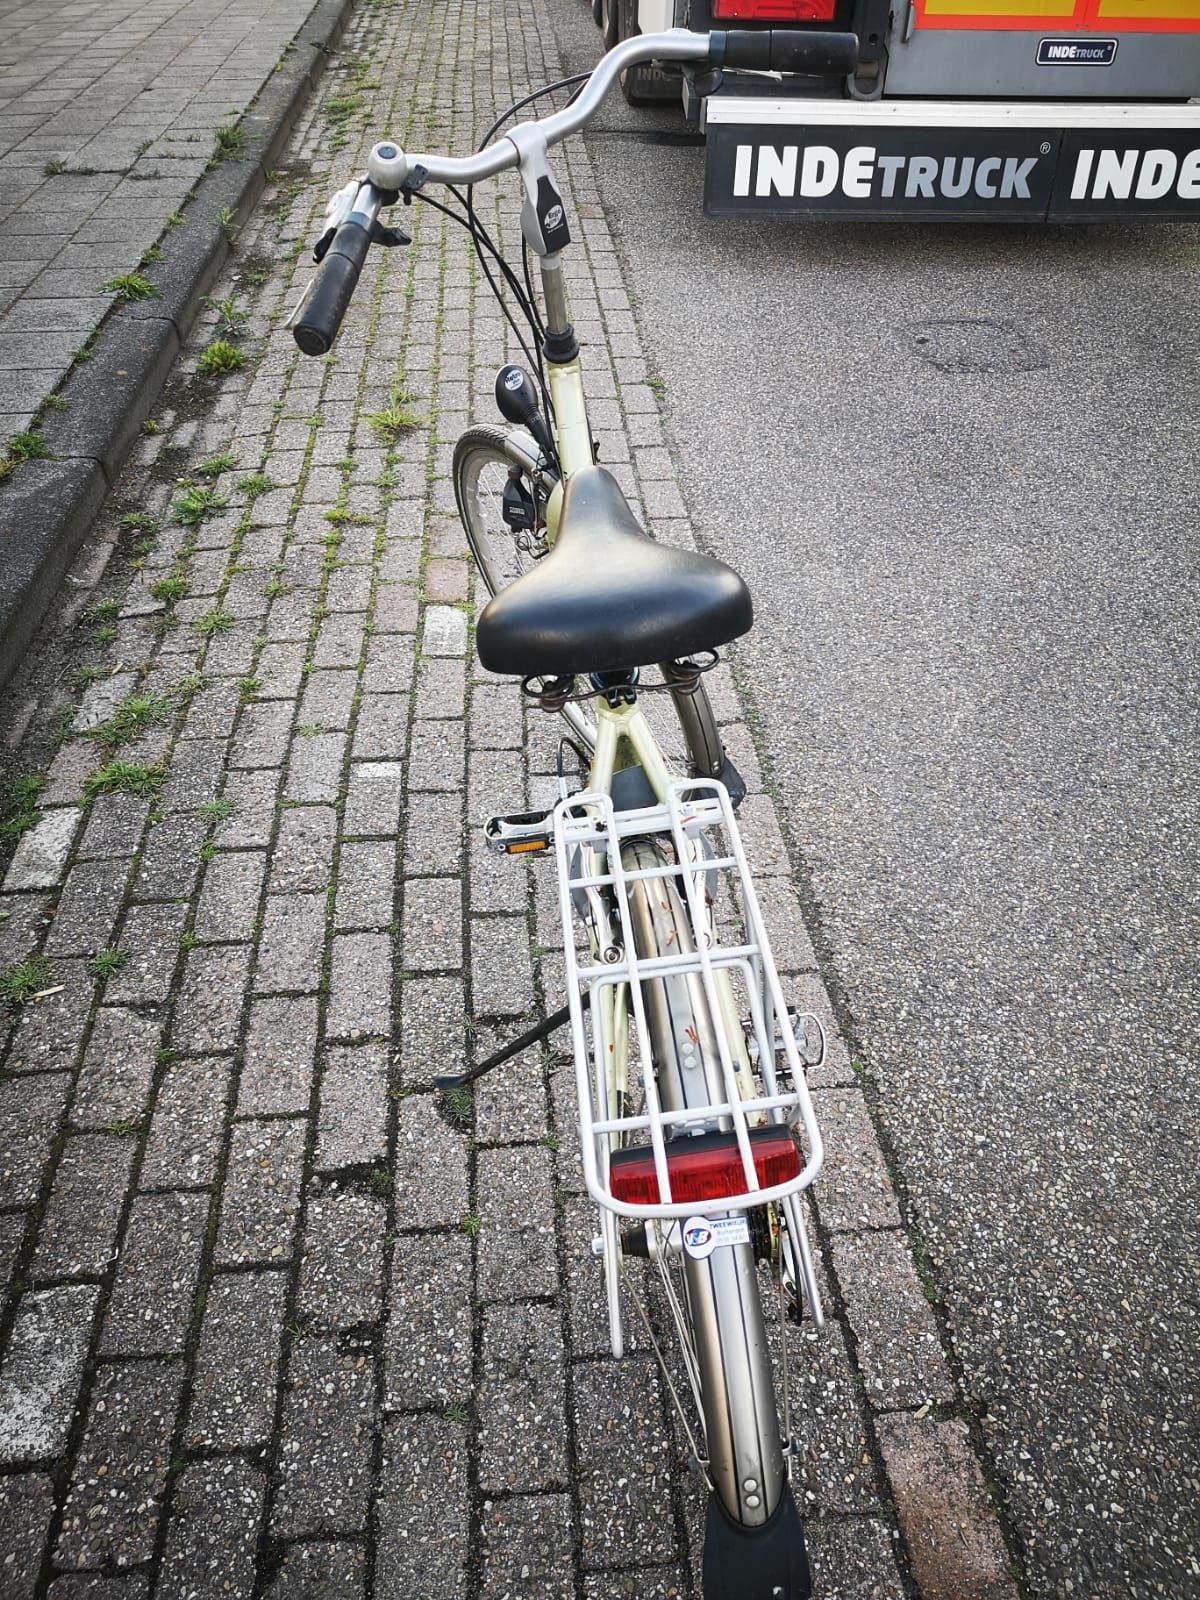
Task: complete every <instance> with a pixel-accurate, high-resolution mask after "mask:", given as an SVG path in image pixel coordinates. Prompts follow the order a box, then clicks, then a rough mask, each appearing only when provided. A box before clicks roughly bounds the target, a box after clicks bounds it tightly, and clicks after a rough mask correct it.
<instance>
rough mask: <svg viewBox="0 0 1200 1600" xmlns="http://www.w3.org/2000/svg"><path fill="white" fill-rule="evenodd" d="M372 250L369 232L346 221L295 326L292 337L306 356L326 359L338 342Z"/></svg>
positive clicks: (301, 305) (350, 219)
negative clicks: (343, 321)
mask: <svg viewBox="0 0 1200 1600" xmlns="http://www.w3.org/2000/svg"><path fill="white" fill-rule="evenodd" d="M370 247H371V235H370V232H369V231H368V229H367V228H364V227H363V226H362V224H361V223H359V222H356V221H355V220H354V218H353V216H351V217H347V219H346V221H345V222H343V223H342V225H341V227H340V228H339V229H338V231H337V232H336V233H335V234H334V236H333V243H332V244H331V245H330V246H329V249H328V250H327V251H326V253H325V257H324V259H323V260H322V262H321V265H320V266H319V267H318V268H317V270H316V272H314V273H313V277H312V282H311V283H310V284H309V286H308V289H307V291H306V293H305V296H304V299H303V300H302V301H301V302H300V309H299V310H298V311H297V313H296V318H295V321H294V322H293V324H292V336H293V338H294V339H295V341H296V343H297V344H298V345H299V346H300V348H301V350H303V352H304V354H305V355H306V356H323V355H325V354H327V353H328V350H329V347H330V345H332V343H333V341H334V340H335V339H336V338H337V331H338V329H339V328H340V327H341V325H342V318H343V317H344V316H345V315H346V307H347V306H348V305H349V304H350V297H351V296H352V295H353V293H354V286H355V284H356V283H357V282H358V275H359V273H360V272H361V271H362V264H363V262H364V261H365V260H366V259H367V251H368V250H369V249H370Z"/></svg>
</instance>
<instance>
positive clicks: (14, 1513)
mask: <svg viewBox="0 0 1200 1600" xmlns="http://www.w3.org/2000/svg"><path fill="white" fill-rule="evenodd" d="M53 1514H54V1485H53V1483H52V1482H51V1481H50V1479H49V1478H47V1477H46V1476H45V1474H44V1473H41V1472H26V1473H22V1474H21V1475H20V1476H19V1477H4V1478H0V1590H3V1593H4V1595H5V1597H6V1600H33V1596H34V1591H35V1589H36V1588H37V1580H38V1575H39V1573H40V1570H41V1565H42V1552H43V1550H44V1549H45V1548H46V1537H47V1535H48V1533H49V1532H50V1518H51V1517H52V1516H53Z"/></svg>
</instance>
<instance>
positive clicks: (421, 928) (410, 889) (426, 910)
mask: <svg viewBox="0 0 1200 1600" xmlns="http://www.w3.org/2000/svg"><path fill="white" fill-rule="evenodd" d="M401 939H402V944H401V948H402V950H403V956H404V968H405V971H407V972H429V971H435V970H437V969H438V968H447V967H450V968H457V967H461V966H462V964H463V943H462V885H461V883H460V882H459V880H458V879H457V878H409V879H407V881H406V882H405V885H404V918H403V923H402V934H401Z"/></svg>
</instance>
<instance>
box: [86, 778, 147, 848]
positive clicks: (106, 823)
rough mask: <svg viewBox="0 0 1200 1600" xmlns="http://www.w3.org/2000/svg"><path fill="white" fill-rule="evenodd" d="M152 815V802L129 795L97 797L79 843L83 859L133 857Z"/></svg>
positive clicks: (103, 795)
mask: <svg viewBox="0 0 1200 1600" xmlns="http://www.w3.org/2000/svg"><path fill="white" fill-rule="evenodd" d="M149 814H150V802H149V800H139V799H138V798H137V797H136V796H134V795H128V794H102V795H97V797H96V799H95V800H94V801H93V802H92V806H91V810H90V811H89V813H88V822H87V827H86V828H85V829H84V830H83V838H82V839H81V840H80V841H79V851H78V855H79V859H80V860H81V861H87V860H92V859H95V858H100V857H104V856H131V855H133V853H134V851H135V850H136V849H137V847H138V844H139V842H140V840H141V837H142V830H143V828H144V827H145V826H146V818H147V816H148V815H149Z"/></svg>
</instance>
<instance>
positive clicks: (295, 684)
mask: <svg viewBox="0 0 1200 1600" xmlns="http://www.w3.org/2000/svg"><path fill="white" fill-rule="evenodd" d="M268 626H269V625H268ZM305 654H306V650H305V645H304V643H303V642H297V643H294V644H289V643H287V642H285V641H283V640H276V639H273V638H272V639H268V641H267V643H266V644H265V645H264V646H263V648H262V651H261V653H260V655H259V658H258V660H257V661H256V662H255V664H254V675H255V677H256V678H257V679H258V681H259V687H258V691H257V692H258V693H259V694H260V695H261V696H262V697H263V698H264V699H271V700H293V699H295V697H296V696H297V695H298V694H299V693H300V686H301V684H302V683H303V682H304V657H305Z"/></svg>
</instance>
